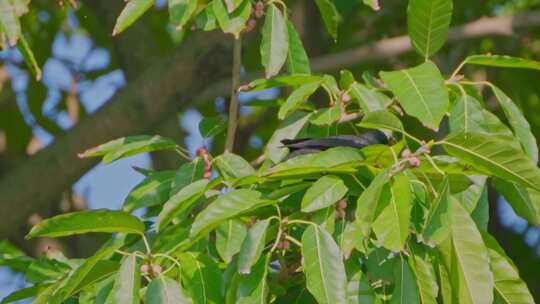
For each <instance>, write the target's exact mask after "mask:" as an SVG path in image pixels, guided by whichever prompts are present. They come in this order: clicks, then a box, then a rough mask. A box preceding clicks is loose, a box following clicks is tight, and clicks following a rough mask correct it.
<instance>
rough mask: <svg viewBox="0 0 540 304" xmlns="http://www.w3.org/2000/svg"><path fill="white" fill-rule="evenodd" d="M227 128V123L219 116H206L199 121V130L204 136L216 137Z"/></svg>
mask: <svg viewBox="0 0 540 304" xmlns="http://www.w3.org/2000/svg"><path fill="white" fill-rule="evenodd" d="M226 129H227V124H226V123H225V121H223V119H221V118H219V117H205V118H203V119H202V120H201V122H199V132H201V136H202V137H204V138H210V137H214V136H216V135H219V134H221V133H223V131H225V130H226Z"/></svg>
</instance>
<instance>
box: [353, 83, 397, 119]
mask: <svg viewBox="0 0 540 304" xmlns="http://www.w3.org/2000/svg"><path fill="white" fill-rule="evenodd" d="M350 90H351V91H350V92H351V95H352V97H354V99H355V100H356V101H357V102H358V104H359V105H360V108H361V109H362V111H364V113H365V114H369V113H371V112H374V111H379V110H384V109H385V108H386V106H387V105H388V104H390V103H391V100H390V98H388V96H386V95H384V94H383V93H380V92H377V91H375V90H372V89H369V88H368V87H366V86H364V85H363V84H360V83H356V82H355V83H353V84H352V85H351V86H350Z"/></svg>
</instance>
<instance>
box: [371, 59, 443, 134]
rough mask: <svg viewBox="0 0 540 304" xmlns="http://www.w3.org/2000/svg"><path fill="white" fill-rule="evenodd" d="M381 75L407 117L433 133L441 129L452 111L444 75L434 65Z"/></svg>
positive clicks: (423, 65)
mask: <svg viewBox="0 0 540 304" xmlns="http://www.w3.org/2000/svg"><path fill="white" fill-rule="evenodd" d="M380 75H381V78H382V79H383V81H384V82H385V83H386V84H387V85H388V87H389V88H390V90H391V91H392V92H393V93H394V94H395V95H396V97H397V98H398V100H399V102H400V104H401V105H402V106H403V109H404V110H405V112H407V114H409V115H411V116H414V117H416V118H418V119H419V120H420V122H421V123H422V124H424V125H425V126H427V127H429V128H431V129H434V130H438V129H439V124H440V122H441V120H442V118H443V117H444V115H445V113H446V111H447V110H448V92H447V90H446V87H445V85H444V79H443V77H442V75H441V72H440V71H439V69H438V68H437V66H436V65H435V64H434V63H433V62H431V61H427V62H426V63H424V64H422V65H419V66H417V67H414V68H411V69H406V70H400V71H395V72H381V73H380Z"/></svg>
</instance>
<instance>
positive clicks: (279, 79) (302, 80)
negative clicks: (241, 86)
mask: <svg viewBox="0 0 540 304" xmlns="http://www.w3.org/2000/svg"><path fill="white" fill-rule="evenodd" d="M321 81H322V77H321V76H319V75H305V74H296V75H285V76H276V77H272V78H270V79H265V78H261V79H257V80H254V81H252V82H250V83H249V84H248V85H247V86H246V88H245V89H246V90H251V91H259V90H266V89H270V88H280V87H287V86H290V87H297V86H300V85H303V84H307V83H309V82H321Z"/></svg>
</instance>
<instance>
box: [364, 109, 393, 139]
mask: <svg viewBox="0 0 540 304" xmlns="http://www.w3.org/2000/svg"><path fill="white" fill-rule="evenodd" d="M358 126H359V127H361V128H366V129H376V130H377V129H386V130H390V131H393V132H400V133H401V132H403V124H402V123H401V120H399V118H397V117H396V116H395V115H394V114H392V113H390V112H388V111H385V110H382V111H375V112H369V113H367V114H366V115H365V116H364V118H363V119H362V121H361V122H360V123H359V124H358Z"/></svg>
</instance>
